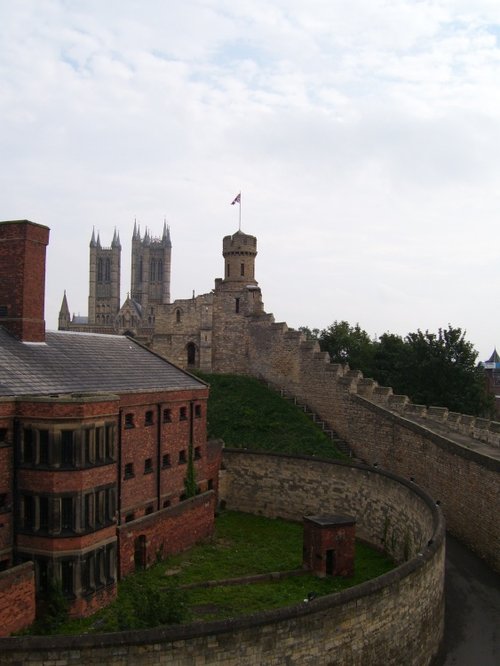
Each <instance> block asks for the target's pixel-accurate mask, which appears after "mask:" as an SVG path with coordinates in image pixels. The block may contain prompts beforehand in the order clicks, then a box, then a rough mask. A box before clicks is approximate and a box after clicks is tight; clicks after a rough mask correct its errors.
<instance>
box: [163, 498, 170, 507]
mask: <svg viewBox="0 0 500 666" xmlns="http://www.w3.org/2000/svg"><path fill="white" fill-rule="evenodd" d="M169 506H170V500H163V508H164V509H168V507H169Z"/></svg>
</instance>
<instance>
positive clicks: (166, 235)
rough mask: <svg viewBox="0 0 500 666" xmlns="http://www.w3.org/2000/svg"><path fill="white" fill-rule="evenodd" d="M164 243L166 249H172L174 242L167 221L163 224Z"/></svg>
mask: <svg viewBox="0 0 500 666" xmlns="http://www.w3.org/2000/svg"><path fill="white" fill-rule="evenodd" d="M161 240H162V242H163V245H164V246H165V247H172V241H171V240H170V227H169V226H168V225H167V220H164V222H163V236H162V239H161Z"/></svg>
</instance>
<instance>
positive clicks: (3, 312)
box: [0, 305, 9, 317]
mask: <svg viewBox="0 0 500 666" xmlns="http://www.w3.org/2000/svg"><path fill="white" fill-rule="evenodd" d="M8 314H9V311H8V309H7V306H6V305H0V317H6V316H7V315H8Z"/></svg>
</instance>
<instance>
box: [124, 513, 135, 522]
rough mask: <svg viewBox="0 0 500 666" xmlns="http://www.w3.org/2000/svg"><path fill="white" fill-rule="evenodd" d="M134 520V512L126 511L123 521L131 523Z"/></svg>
mask: <svg viewBox="0 0 500 666" xmlns="http://www.w3.org/2000/svg"><path fill="white" fill-rule="evenodd" d="M133 520H134V514H133V513H127V514H126V516H125V522H126V523H131V522H132V521H133Z"/></svg>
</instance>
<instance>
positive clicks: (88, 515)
mask: <svg viewBox="0 0 500 666" xmlns="http://www.w3.org/2000/svg"><path fill="white" fill-rule="evenodd" d="M84 505H85V516H84V517H83V521H82V522H83V525H84V527H85V528H87V529H88V528H93V527H94V493H88V494H87V495H85V498H84Z"/></svg>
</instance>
